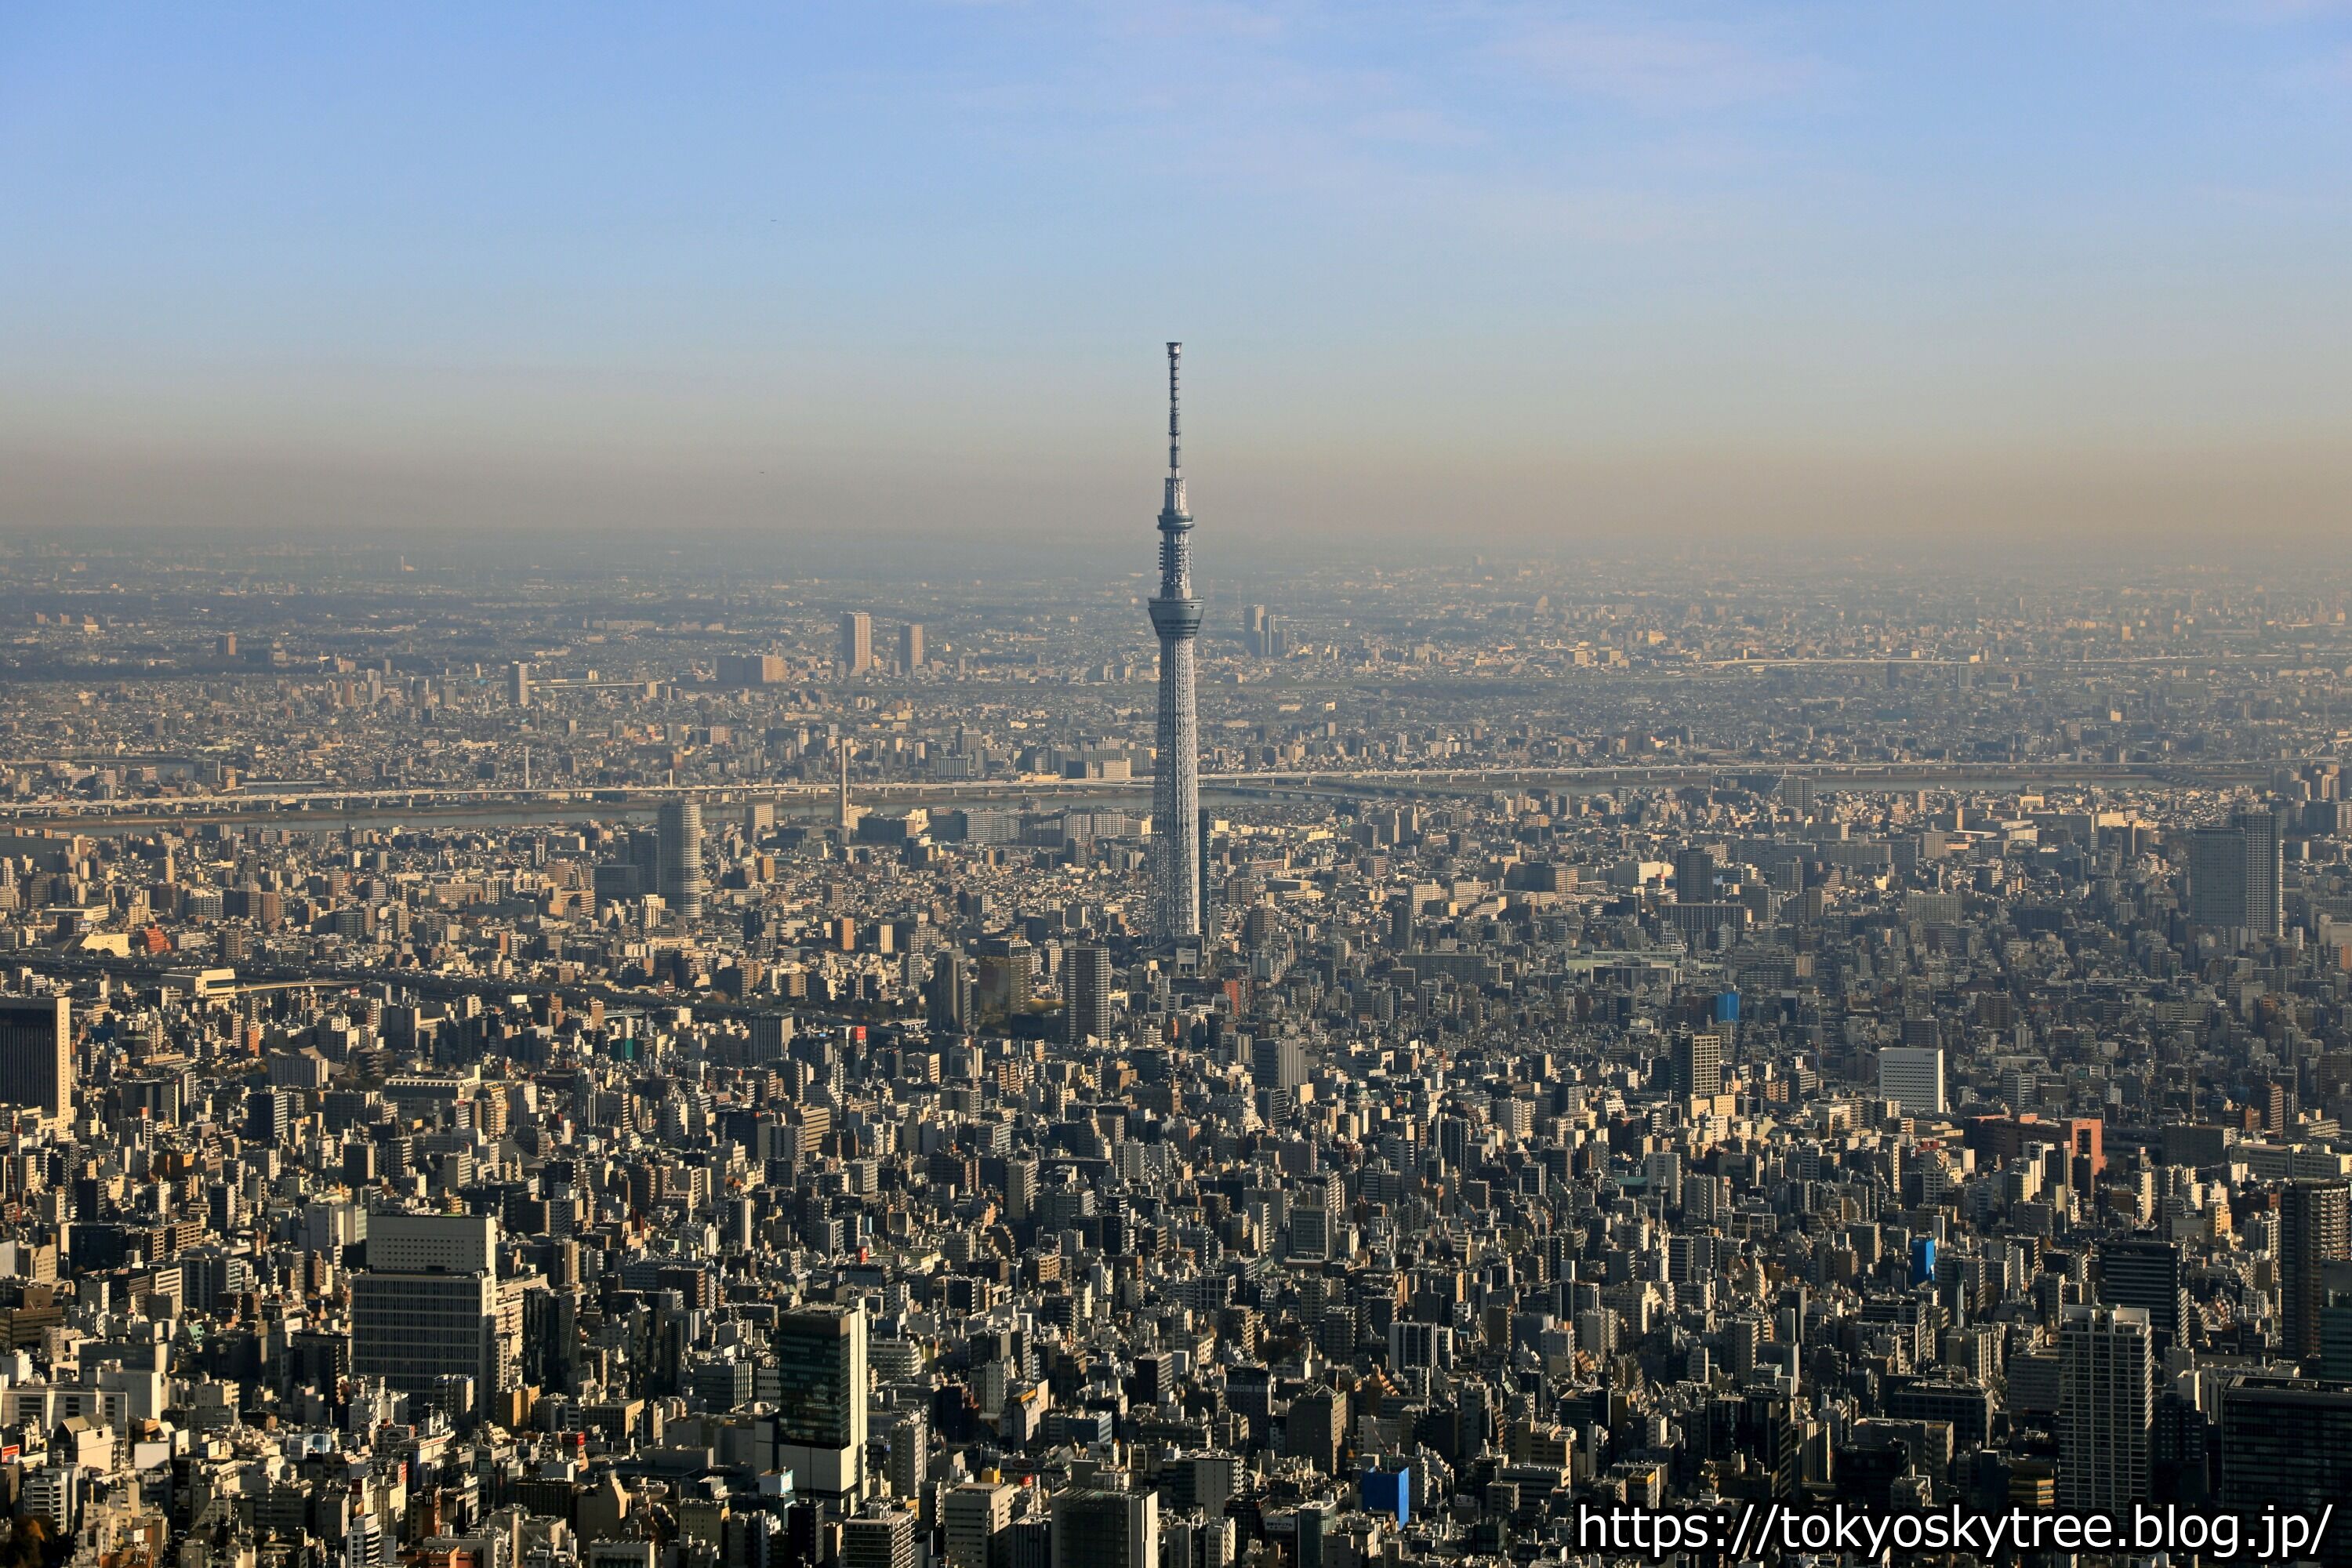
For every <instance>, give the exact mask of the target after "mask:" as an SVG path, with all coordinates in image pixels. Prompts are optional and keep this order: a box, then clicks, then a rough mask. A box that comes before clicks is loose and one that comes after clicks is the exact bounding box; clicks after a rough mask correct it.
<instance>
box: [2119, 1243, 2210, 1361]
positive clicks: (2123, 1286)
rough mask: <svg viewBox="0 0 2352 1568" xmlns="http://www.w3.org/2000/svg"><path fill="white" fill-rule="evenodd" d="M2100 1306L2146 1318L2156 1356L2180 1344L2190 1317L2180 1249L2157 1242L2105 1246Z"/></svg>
mask: <svg viewBox="0 0 2352 1568" xmlns="http://www.w3.org/2000/svg"><path fill="white" fill-rule="evenodd" d="M2099 1300H2102V1301H2105V1303H2106V1304H2107V1305H2109V1306H2111V1307H2137V1308H2138V1309H2139V1310H2141V1311H2144V1312H2146V1313H2147V1326H2148V1331H2149V1332H2150V1333H2152V1334H2154V1335H2155V1336H2156V1349H2157V1350H2158V1352H2161V1351H2163V1350H2164V1349H2165V1348H2166V1347H2167V1346H2168V1345H2172V1344H2175V1343H2177V1342H2179V1336H2180V1326H2181V1324H2182V1323H2183V1322H2185V1321H2187V1319H2188V1313H2189V1289H2188V1286H2187V1285H2186V1283H2185V1282H2184V1277H2183V1274H2182V1272H2181V1268H2180V1247H2179V1244H2178V1243H2176V1242H2170V1241H2167V1240H2165V1239H2164V1238H2163V1237H2158V1236H2117V1237H2109V1238H2107V1239H2106V1240H2105V1241H2103V1242H2101V1243H2100V1244H2099Z"/></svg>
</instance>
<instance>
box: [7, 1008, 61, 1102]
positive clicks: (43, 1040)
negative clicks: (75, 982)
mask: <svg viewBox="0 0 2352 1568" xmlns="http://www.w3.org/2000/svg"><path fill="white" fill-rule="evenodd" d="M73 1081H74V1071H73V1005H72V1004H71V1003H70V1002H68V1001H67V999H66V998H64V997H63V996H8V997H0V1104H7V1105H16V1106H22V1107H24V1108H25V1109H26V1110H37V1111H39V1112H40V1113H41V1114H42V1115H43V1116H45V1117H49V1118H51V1119H53V1120H56V1121H64V1120H65V1119H66V1118H68V1117H69V1116H71V1115H72V1114H73Z"/></svg>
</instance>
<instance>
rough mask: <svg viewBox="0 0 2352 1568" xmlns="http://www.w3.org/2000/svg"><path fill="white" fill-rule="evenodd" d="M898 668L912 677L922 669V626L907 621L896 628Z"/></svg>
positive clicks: (916, 622) (917, 622) (918, 622)
mask: <svg viewBox="0 0 2352 1568" xmlns="http://www.w3.org/2000/svg"><path fill="white" fill-rule="evenodd" d="M898 668H900V669H903V670H905V671H906V672H907V673H908V674H909V675H912V674H914V673H915V671H917V670H919V669H920V668H923V625H922V623H921V622H920V621H909V622H908V623H907V624H906V625H905V626H900V627H899V628H898Z"/></svg>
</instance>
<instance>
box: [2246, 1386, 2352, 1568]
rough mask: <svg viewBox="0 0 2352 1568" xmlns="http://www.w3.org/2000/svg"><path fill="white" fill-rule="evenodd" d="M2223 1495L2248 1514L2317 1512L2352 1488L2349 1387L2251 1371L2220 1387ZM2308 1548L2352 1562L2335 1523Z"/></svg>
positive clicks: (2350, 1547)
mask: <svg viewBox="0 0 2352 1568" xmlns="http://www.w3.org/2000/svg"><path fill="white" fill-rule="evenodd" d="M2220 1426H2221V1432H2220V1436H2221V1502H2222V1503H2223V1504H2224V1505H2226V1506H2227V1507H2230V1508H2233V1509H2242V1510H2245V1511H2246V1512H2247V1513H2248V1514H2250V1515H2251V1514H2253V1513H2256V1512H2261V1511H2268V1510H2273V1509H2275V1510H2280V1511H2282V1512H2284V1511H2288V1510H2305V1511H2310V1512H2315V1511H2317V1510H2319V1509H2320V1508H2322V1507H2324V1506H2326V1504H2328V1503H2333V1502H2340V1501H2342V1500H2343V1499H2344V1496H2345V1494H2346V1493H2347V1492H2352V1388H2342V1387H2336V1388H2330V1387H2325V1386H2322V1385H2320V1384H2313V1383H2305V1382H2303V1381H2300V1380H2297V1379H2287V1378H2271V1377H2249V1378H2243V1379H2240V1380H2238V1381H2235V1382H2232V1383H2231V1384H2229V1385H2228V1386H2226V1387H2224V1388H2223V1389H2222V1390H2221V1421H2220ZM2316 1547H2317V1550H2316V1551H2315V1552H2313V1553H2312V1555H2314V1556H2315V1557H2316V1558H2317V1559H2318V1560H2319V1561H2320V1562H2322V1563H2328V1564H2336V1563H2345V1562H2347V1561H2352V1539H2347V1537H2346V1536H2345V1535H2344V1533H2343V1532H2342V1531H2340V1530H2334V1531H2329V1532H2328V1538H2327V1539H2326V1540H2323V1541H2320V1542H2317V1543H2316Z"/></svg>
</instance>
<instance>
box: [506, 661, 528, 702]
mask: <svg viewBox="0 0 2352 1568" xmlns="http://www.w3.org/2000/svg"><path fill="white" fill-rule="evenodd" d="M507 699H508V700H509V701H511V702H512V703H513V704H514V705H515V706H516V707H518V708H528V707H530V665H529V664H528V663H525V662H522V661H520V660H518V661H517V662H516V663H515V664H514V665H513V666H512V667H511V668H509V669H508V671H507Z"/></svg>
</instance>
